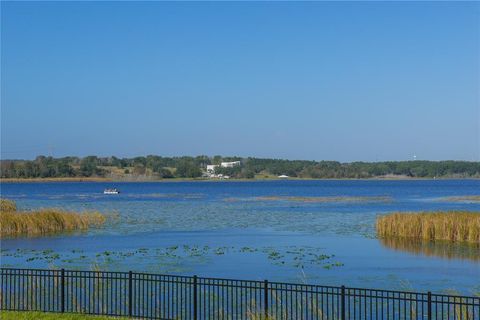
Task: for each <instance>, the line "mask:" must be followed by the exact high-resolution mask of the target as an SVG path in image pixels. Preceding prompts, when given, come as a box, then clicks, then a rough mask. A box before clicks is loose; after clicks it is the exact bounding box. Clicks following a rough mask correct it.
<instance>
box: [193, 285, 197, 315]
mask: <svg viewBox="0 0 480 320" xmlns="http://www.w3.org/2000/svg"><path fill="white" fill-rule="evenodd" d="M197 300H198V299H197V276H193V320H197V314H198V305H197Z"/></svg>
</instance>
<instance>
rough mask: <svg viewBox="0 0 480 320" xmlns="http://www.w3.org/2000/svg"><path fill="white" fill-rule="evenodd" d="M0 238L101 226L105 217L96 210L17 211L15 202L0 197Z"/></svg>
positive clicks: (48, 209) (50, 209)
mask: <svg viewBox="0 0 480 320" xmlns="http://www.w3.org/2000/svg"><path fill="white" fill-rule="evenodd" d="M0 209H1V210H0V238H10V237H19V236H27V237H32V236H40V235H48V234H54V233H60V232H67V231H75V230H86V229H88V228H89V227H91V226H101V225H103V224H104V223H105V220H106V217H105V216H104V215H103V214H101V213H100V212H97V211H89V212H82V213H77V212H70V211H64V210H61V209H56V208H46V209H39V210H35V211H17V210H16V205H15V202H13V201H11V200H7V199H0Z"/></svg>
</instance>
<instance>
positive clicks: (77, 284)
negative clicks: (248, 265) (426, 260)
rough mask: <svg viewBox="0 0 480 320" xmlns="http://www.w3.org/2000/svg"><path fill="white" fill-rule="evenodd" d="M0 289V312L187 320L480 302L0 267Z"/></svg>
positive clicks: (470, 316)
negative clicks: (70, 313)
mask: <svg viewBox="0 0 480 320" xmlns="http://www.w3.org/2000/svg"><path fill="white" fill-rule="evenodd" d="M472 281H473V280H472ZM0 290H1V291H0V309H1V310H18V311H20V310H21V311H26V310H29V311H48V312H75V313H86V314H97V315H112V316H128V317H136V318H150V319H194V320H197V319H252V320H253V319H279V320H280V319H322V320H323V319H335V320H337V319H339V320H346V319H372V320H379V319H382V320H384V319H385V320H390V319H406V320H410V319H428V320H433V319H435V320H439V319H442V320H443V319H454V320H457V319H458V320H479V319H480V297H467V296H453V295H443V294H433V293H430V292H428V293H418V292H404V291H388V290H376V289H358V288H346V287H343V286H342V287H331V286H317V285H306V284H291V283H279V282H268V281H248V280H231V279H216V278H200V277H196V276H193V277H185V276H169V275H157V274H147V273H136V272H135V273H134V272H103V271H71V270H63V269H62V270H39V269H10V268H2V269H1V279H0Z"/></svg>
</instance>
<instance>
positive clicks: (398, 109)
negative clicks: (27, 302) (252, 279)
mask: <svg viewBox="0 0 480 320" xmlns="http://www.w3.org/2000/svg"><path fill="white" fill-rule="evenodd" d="M1 9H2V12H1V27H2V30H1V76H2V79H1V147H2V150H1V151H2V153H1V154H2V158H4V159H5V158H27V159H29V158H34V157H35V156H36V155H38V154H46V155H49V154H52V155H54V156H65V155H78V156H85V155H90V154H95V155H100V156H108V155H116V156H136V155H147V154H158V155H165V156H171V155H199V154H207V155H215V154H221V155H240V156H256V157H272V158H289V159H308V160H338V161H357V160H362V161H383V160H410V159H411V158H412V156H413V154H416V155H417V158H418V159H428V160H442V159H464V160H475V161H478V160H480V147H479V145H480V142H479V140H480V139H479V134H480V132H479V126H480V124H479V123H480V111H479V108H480V107H479V87H480V80H479V77H480V66H479V56H480V49H479V48H480V39H479V34H480V31H479V30H480V22H479V21H480V5H479V3H474V2H470V3H458V2H456V3H453V2H452V3H449V2H421V3H415V2H403V3H391V2H390V3H385V2H365V3H363V2H356V3H347V2H336V3H333V2H317V3H312V2H310V3H298V2H297V3H286V2H277V3H266V2H263V3H255V2H244V3H231V2H229V3H226V2H223V3H218V2H210V3H198V2H197V3H185V2H182V3H178V2H177V3H172V2H170V3H162V2H143V3H131V2H102V3H100V2H74V3H72V2H51V3H47V2H36V3H28V2H27V3H26V2H2V4H1Z"/></svg>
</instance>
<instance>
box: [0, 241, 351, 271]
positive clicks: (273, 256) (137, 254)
mask: <svg viewBox="0 0 480 320" xmlns="http://www.w3.org/2000/svg"><path fill="white" fill-rule="evenodd" d="M320 250H321V248H318V247H297V246H287V247H261V248H252V247H240V248H238V247H233V246H229V247H227V246H220V247H210V246H207V245H204V246H198V245H182V246H170V247H159V248H138V249H132V250H128V251H111V250H104V251H99V252H90V253H88V254H87V253H85V252H83V251H82V250H77V249H73V250H67V251H64V252H61V253H60V252H55V251H53V250H33V249H17V250H10V251H3V252H2V257H4V258H5V257H11V258H13V259H16V261H18V260H22V261H24V262H26V263H27V264H28V265H30V266H35V267H43V266H46V265H50V264H53V263H61V264H62V266H63V267H66V268H70V269H75V268H78V269H82V268H86V267H89V266H91V265H92V264H98V263H101V264H102V266H104V267H109V268H110V269H112V270H122V269H125V268H131V266H132V265H139V266H140V265H142V270H145V269H149V270H150V271H154V272H173V271H175V270H178V269H179V268H185V266H187V267H190V268H191V267H192V266H195V265H198V264H203V263H207V262H209V261H211V260H212V259H215V256H224V255H225V256H227V255H228V256H230V255H244V254H249V255H256V257H255V259H256V260H257V261H258V258H262V257H263V259H264V260H263V261H268V262H269V263H271V264H273V265H276V266H281V267H290V268H291V267H293V268H300V269H304V268H306V267H308V266H310V267H322V268H325V269H331V268H334V267H340V266H343V264H342V263H340V262H335V261H332V259H333V258H334V255H326V254H323V253H320V252H319V251H320ZM145 260H147V261H149V262H152V263H151V266H150V265H149V264H148V263H147V264H145V263H144V261H145ZM121 266H124V267H123V268H122V267H121ZM58 267H60V266H58ZM182 271H185V272H186V271H188V270H185V269H182Z"/></svg>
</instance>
